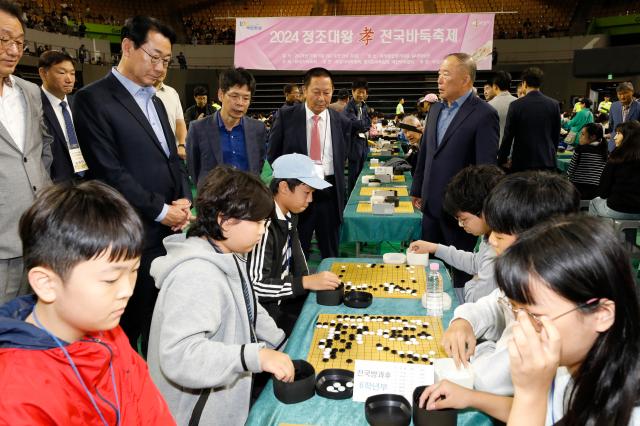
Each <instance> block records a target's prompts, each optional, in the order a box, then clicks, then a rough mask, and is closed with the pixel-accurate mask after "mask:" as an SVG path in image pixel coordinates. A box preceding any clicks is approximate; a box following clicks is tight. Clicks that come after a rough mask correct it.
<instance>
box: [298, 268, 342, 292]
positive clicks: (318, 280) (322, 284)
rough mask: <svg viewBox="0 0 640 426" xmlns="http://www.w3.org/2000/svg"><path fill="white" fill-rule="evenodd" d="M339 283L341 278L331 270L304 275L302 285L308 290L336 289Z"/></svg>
mask: <svg viewBox="0 0 640 426" xmlns="http://www.w3.org/2000/svg"><path fill="white" fill-rule="evenodd" d="M339 285H340V278H338V276H337V275H336V274H334V273H333V272H329V271H324V272H320V273H317V274H313V275H307V276H304V277H302V287H304V288H305V289H307V290H319V291H322V290H335V289H336V288H338V286H339Z"/></svg>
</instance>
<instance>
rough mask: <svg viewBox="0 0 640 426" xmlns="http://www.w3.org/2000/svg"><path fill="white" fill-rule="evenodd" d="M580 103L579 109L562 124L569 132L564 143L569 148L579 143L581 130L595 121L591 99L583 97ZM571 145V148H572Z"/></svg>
mask: <svg viewBox="0 0 640 426" xmlns="http://www.w3.org/2000/svg"><path fill="white" fill-rule="evenodd" d="M578 104H579V105H580V108H579V111H578V112H576V115H575V116H574V117H573V118H572V119H571V120H569V121H566V122H564V123H563V124H562V127H563V128H564V129H565V130H567V131H568V132H569V133H568V134H567V136H566V137H565V138H564V143H565V144H566V145H567V148H568V149H573V147H572V145H577V143H578V139H579V138H580V132H581V131H582V128H583V127H584V126H585V125H586V124H587V123H593V113H592V112H591V99H589V98H581V99H580V100H579V101H578ZM570 146H571V148H570Z"/></svg>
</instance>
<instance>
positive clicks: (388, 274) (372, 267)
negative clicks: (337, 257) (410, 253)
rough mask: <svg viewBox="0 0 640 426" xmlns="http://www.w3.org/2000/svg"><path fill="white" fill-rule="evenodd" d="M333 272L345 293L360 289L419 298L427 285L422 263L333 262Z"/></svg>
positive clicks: (392, 296) (373, 292)
mask: <svg viewBox="0 0 640 426" xmlns="http://www.w3.org/2000/svg"><path fill="white" fill-rule="evenodd" d="M331 272H333V273H334V274H336V275H338V277H339V278H340V281H342V282H343V283H344V291H345V293H346V292H349V291H351V290H361V291H367V292H369V293H371V294H373V297H385V298H405V299H415V298H420V297H422V293H424V292H425V289H426V285H427V277H426V274H425V271H424V267H422V266H409V265H404V264H403V265H389V264H383V263H339V262H334V263H333V265H331Z"/></svg>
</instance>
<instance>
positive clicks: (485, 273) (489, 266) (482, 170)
mask: <svg viewBox="0 0 640 426" xmlns="http://www.w3.org/2000/svg"><path fill="white" fill-rule="evenodd" d="M503 177H504V172H503V171H502V170H501V169H500V168H499V167H497V166H489V165H482V166H469V167H467V168H465V169H462V170H461V171H460V172H459V173H458V174H456V175H455V176H454V177H453V179H452V180H451V182H449V184H448V185H447V192H446V194H445V196H444V203H443V208H444V210H445V211H446V212H448V213H449V214H450V215H451V216H453V218H454V219H455V220H457V221H458V226H460V227H461V228H464V230H465V231H466V232H467V233H469V234H471V235H475V236H476V237H481V240H480V245H479V247H478V251H477V252H469V251H464V250H458V249H456V248H455V247H454V246H445V245H442V244H437V243H432V242H429V241H422V240H420V241H414V242H413V243H411V245H410V246H409V251H412V252H414V253H429V254H435V256H436V257H438V258H440V259H442V260H443V261H444V262H446V263H447V264H448V265H451V266H453V267H454V268H456V269H459V270H461V271H464V272H466V273H467V274H472V275H473V278H472V279H470V280H469V281H467V283H466V284H465V285H464V288H456V289H455V290H456V295H457V296H458V300H459V301H460V302H461V303H464V302H475V301H477V300H478V299H480V298H481V297H483V296H486V295H487V294H489V293H491V292H492V291H493V289H495V288H496V287H497V286H496V282H495V279H494V277H493V261H494V259H495V257H496V252H495V250H494V249H493V247H491V245H490V244H489V242H488V240H489V234H490V233H491V228H489V225H487V222H486V221H485V219H484V215H483V214H482V204H483V203H484V200H485V198H487V196H488V195H489V192H491V189H493V188H494V187H495V186H496V185H497V184H498V182H500V180H501V179H502V178H503Z"/></svg>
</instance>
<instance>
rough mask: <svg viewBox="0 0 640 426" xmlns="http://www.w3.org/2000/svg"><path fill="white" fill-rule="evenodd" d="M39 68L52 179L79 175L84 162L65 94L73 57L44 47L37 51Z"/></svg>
mask: <svg viewBox="0 0 640 426" xmlns="http://www.w3.org/2000/svg"><path fill="white" fill-rule="evenodd" d="M38 72H39V73H40V78H41V79H42V87H41V88H40V92H41V93H42V111H43V113H44V121H45V124H46V125H47V129H48V130H49V134H50V135H52V136H53V143H52V144H51V152H52V154H53V163H51V171H50V175H51V180H53V181H54V182H56V183H57V182H64V181H67V180H72V179H82V177H83V176H84V174H85V173H86V171H87V163H86V162H85V160H84V157H83V155H82V149H81V147H80V144H79V143H78V137H77V135H76V131H75V126H74V125H73V116H72V115H71V105H72V101H71V96H67V95H69V94H70V93H71V92H72V91H73V85H74V84H75V82H76V70H75V67H74V65H73V58H71V56H69V54H68V53H65V52H61V51H58V50H47V51H46V52H44V53H43V54H42V55H40V59H39V61H38Z"/></svg>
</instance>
